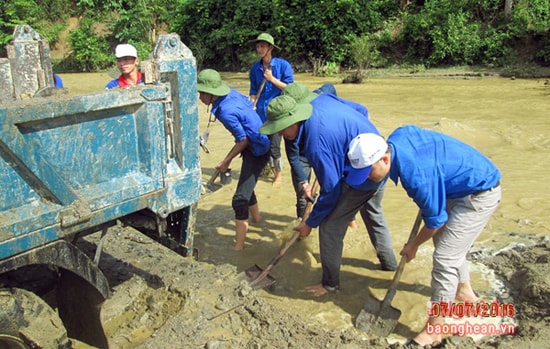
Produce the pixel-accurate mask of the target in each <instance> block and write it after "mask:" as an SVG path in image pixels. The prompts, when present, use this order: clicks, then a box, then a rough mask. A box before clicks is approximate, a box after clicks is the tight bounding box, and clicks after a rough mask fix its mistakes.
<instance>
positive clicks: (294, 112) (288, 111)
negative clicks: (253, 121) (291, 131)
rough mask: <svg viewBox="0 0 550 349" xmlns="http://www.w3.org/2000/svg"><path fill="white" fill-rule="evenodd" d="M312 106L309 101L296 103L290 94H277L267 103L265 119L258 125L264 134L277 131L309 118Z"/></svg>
mask: <svg viewBox="0 0 550 349" xmlns="http://www.w3.org/2000/svg"><path fill="white" fill-rule="evenodd" d="M312 112H313V106H312V105H311V104H309V103H296V101H295V100H294V99H293V98H292V97H290V96H278V97H275V98H273V99H272V100H271V101H270V102H269V104H268V105H267V121H266V122H265V123H264V124H263V125H262V127H260V132H261V133H263V134H266V135H272V134H275V133H278V132H280V131H282V130H284V129H285V128H287V127H289V126H292V125H294V124H295V123H298V122H300V121H304V120H307V119H309V117H310V116H311V113H312Z"/></svg>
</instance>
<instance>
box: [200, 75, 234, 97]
mask: <svg viewBox="0 0 550 349" xmlns="http://www.w3.org/2000/svg"><path fill="white" fill-rule="evenodd" d="M197 90H198V91H199V92H205V93H210V94H211V95H214V96H225V95H227V94H228V93H229V91H231V89H230V88H229V86H227V84H226V83H225V82H223V80H222V77H221V75H220V73H218V72H217V71H215V70H214V69H205V70H203V71H201V72H200V73H199V75H198V76H197Z"/></svg>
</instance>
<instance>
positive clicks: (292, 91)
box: [281, 82, 318, 103]
mask: <svg viewBox="0 0 550 349" xmlns="http://www.w3.org/2000/svg"><path fill="white" fill-rule="evenodd" d="M281 95H283V96H290V97H292V98H293V99H294V100H295V101H296V103H309V102H311V101H312V100H314V99H315V98H316V97H317V96H318V94H316V93H313V92H311V91H309V90H308V89H307V87H306V86H305V85H304V84H301V83H299V82H293V83H290V84H288V85H286V86H285V88H284V89H283V91H282V92H281Z"/></svg>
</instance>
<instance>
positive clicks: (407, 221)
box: [64, 75, 550, 349]
mask: <svg viewBox="0 0 550 349" xmlns="http://www.w3.org/2000/svg"><path fill="white" fill-rule="evenodd" d="M299 78H300V79H306V78H307V77H305V76H300V77H299ZM101 79H102V80H101V84H98V86H103V85H102V84H104V80H106V79H107V78H106V77H101ZM64 81H66V82H67V84H68V85H69V86H70V84H71V81H70V76H67V77H66V79H64ZM79 81H80V80H79ZM404 81H405V83H403V80H399V81H398V80H387V79H386V80H384V79H381V80H374V81H369V83H368V84H363V85H359V86H349V85H338V87H337V89H338V90H339V92H340V91H341V92H342V95H343V96H344V97H346V98H350V99H353V100H356V101H359V102H361V103H364V104H365V105H368V106H369V110H370V111H372V114H373V118H374V121H375V123H376V124H377V125H379V127H380V128H381V130H382V131H383V132H384V133H385V134H387V133H388V132H389V131H390V130H392V129H394V128H395V127H396V126H397V125H399V124H401V123H405V122H406V123H416V124H419V125H422V126H424V127H429V128H439V129H440V130H442V131H443V132H446V133H449V134H451V135H453V134H454V135H457V136H458V137H459V138H461V139H464V140H466V141H467V142H469V143H471V144H474V145H476V146H478V147H480V149H482V150H483V151H484V152H485V153H487V154H488V155H489V156H490V157H491V158H493V159H494V160H495V161H496V162H497V164H498V165H499V167H500V168H501V170H502V171H503V174H504V176H503V179H504V181H503V190H504V196H503V197H504V199H503V202H502V203H501V207H500V208H499V210H498V211H497V213H496V214H495V215H494V218H493V219H492V222H490V224H489V226H488V227H487V228H486V232H485V233H484V234H482V236H481V237H480V239H478V240H479V241H477V242H476V244H475V245H474V250H473V251H472V254H471V256H470V257H471V261H472V266H473V267H474V268H473V270H472V278H476V279H475V280H474V279H473V281H474V282H473V283H474V287H476V289H477V290H478V291H480V293H481V296H482V297H484V298H485V299H487V300H488V301H493V300H496V301H499V302H501V303H511V304H513V305H514V309H515V316H514V317H513V318H510V319H505V320H508V321H513V322H515V323H516V324H517V328H516V329H517V332H516V334H514V335H499V336H485V337H479V336H477V337H475V340H476V341H475V342H474V339H473V338H471V337H459V336H455V337H449V338H448V339H447V340H446V341H445V344H444V347H445V348H467V349H473V348H520V349H523V348H537V349H538V348H550V345H548V344H546V343H547V338H549V337H550V326H549V321H550V304H549V302H550V301H549V299H550V297H549V296H550V278H549V275H550V270H549V268H550V267H549V263H548V262H549V260H550V239H548V237H545V235H547V233H548V229H549V226H548V223H547V217H548V216H547V208H548V202H549V201H548V199H547V198H546V196H545V195H544V190H540V189H541V188H540V187H539V186H538V185H537V183H541V182H544V178H546V175H547V170H546V169H547V166H546V163H545V161H548V160H545V159H547V158H548V157H547V149H548V148H549V144H548V141H547V139H548V138H547V137H545V136H544V134H545V132H547V131H545V130H547V128H548V126H547V125H548V124H547V120H546V118H539V117H538V115H543V114H544V113H541V112H540V111H539V109H541V108H542V109H543V108H544V107H542V106H544V105H546V106H547V105H548V104H547V103H548V100H547V99H546V98H547V97H548V89H547V88H546V87H543V85H542V83H540V84H539V83H537V82H534V81H533V82H525V81H514V82H513V83H514V84H513V85H512V81H510V80H500V79H499V80H496V79H484V80H483V81H481V80H479V81H478V80H467V83H465V82H462V81H458V80H453V81H450V82H448V81H445V82H442V81H440V80H427V81H418V82H417V81H410V80H404ZM307 82H308V83H309V84H310V85H309V86H310V87H311V86H316V85H318V84H319V82H318V81H311V82H310V81H309V80H307ZM74 85H75V86H77V84H76V83H75V84H74ZM231 85H232V86H233V87H235V88H238V89H240V90H241V91H246V86H247V79H246V76H241V75H237V76H235V77H233V76H231ZM382 85H383V86H382ZM386 85H387V88H386ZM432 85H433V86H432ZM539 85H540V86H539ZM419 86H421V87H419ZM544 86H546V85H544ZM100 88H101V87H99V88H98V89H100ZM419 91H420V92H419ZM416 92H418V93H416ZM405 97H406V98H405ZM451 97H452V98H451ZM527 97H529V98H534V99H527ZM464 101H467V102H464ZM539 106H540V107H539ZM415 108H417V109H418V111H417V110H416V109H415ZM510 108H516V109H514V113H512V112H506V111H507V110H508V111H509V110H510ZM204 109H205V108H204V107H203V106H201V111H200V116H201V118H202V119H201V120H203V121H201V131H204V129H205V127H206V122H205V121H204V120H207V115H206V114H205V110H204ZM546 109H547V108H546ZM522 113H523V114H522ZM431 114H433V117H432V116H431ZM509 114H514V115H516V116H515V117H509V118H507V117H508V115H509ZM470 115H474V117H473V118H468V116H470ZM517 115H522V116H521V117H519V118H518V117H517ZM527 118H530V120H533V121H532V122H531V123H532V124H533V126H530V125H531V124H529V123H527V122H526V121H527ZM516 119H518V120H516ZM519 119H521V121H519ZM539 119H540V120H541V121H540V123H538V124H537V122H539V121H537V120H539ZM545 125H546V126H545ZM210 128H211V130H212V133H211V135H210V141H209V147H210V151H211V153H210V154H208V155H205V154H204V153H201V166H202V167H203V179H205V180H208V178H209V176H210V175H211V174H212V172H213V167H214V165H215V164H216V163H217V162H218V161H219V160H221V158H222V157H223V155H225V153H226V152H227V150H228V149H229V146H230V145H231V142H232V140H231V138H230V137H229V136H228V135H227V132H226V131H225V130H224V129H223V127H222V126H221V125H219V123H214V124H213V125H211V126H210ZM531 142H532V144H531ZM526 150H528V151H526ZM508 154H511V155H510V156H508ZM518 159H523V162H522V164H523V163H524V164H523V165H522V166H518V162H517V161H518ZM539 167H540V168H539ZM232 168H233V174H234V178H235V179H234V180H233V182H232V184H230V185H227V186H225V187H223V188H222V189H220V190H219V191H218V192H216V193H213V194H211V195H206V196H204V197H203V198H201V200H200V202H199V205H198V212H197V215H196V219H197V226H196V237H195V246H196V247H197V249H198V250H199V258H198V260H193V259H191V258H183V257H181V256H179V255H177V254H175V253H174V252H172V251H170V250H168V249H166V248H164V247H163V246H161V245H159V244H157V243H154V242H152V241H151V240H149V239H148V238H147V237H145V236H144V235H142V234H141V233H139V232H137V231H135V230H133V229H132V228H128V227H122V226H118V227H115V228H113V229H111V230H110V232H109V234H108V239H107V241H106V243H105V245H104V252H105V253H104V255H103V257H102V259H101V261H100V267H101V269H102V270H104V272H105V273H106V275H107V277H108V279H109V282H110V285H111V287H112V291H113V292H112V296H111V297H110V298H109V299H108V300H107V301H106V302H105V304H104V305H103V307H102V319H103V323H104V327H105V330H106V332H107V334H108V337H109V340H110V343H111V348H114V349H130V348H167V349H180V348H191V349H194V348H197V349H198V348H211V349H212V348H220V349H221V348H225V349H227V348H277V349H278V348H305V349H307V348H312V349H313V348H377V349H378V348H402V347H403V345H402V343H403V342H404V341H405V340H406V338H411V337H412V336H414V334H415V333H416V332H417V331H418V330H419V329H420V328H421V326H422V324H423V323H424V321H425V320H426V312H425V311H424V309H423V307H424V304H423V303H422V302H423V301H425V300H427V299H429V270H430V265H429V263H430V260H431V259H430V257H429V256H430V246H424V249H423V250H422V251H419V256H417V259H418V260H417V261H413V262H412V263H411V264H408V266H407V268H406V270H405V273H404V275H403V277H402V280H401V283H400V285H399V287H398V290H397V295H396V297H395V299H394V301H393V303H392V305H395V306H396V307H398V308H399V309H400V310H402V312H403V313H402V315H401V318H400V322H399V324H398V325H397V326H396V329H395V332H394V333H393V334H392V336H390V337H389V338H387V339H386V338H373V337H370V336H369V334H368V333H364V332H362V331H359V330H357V329H355V328H354V326H353V321H354V319H355V317H356V315H357V314H358V312H359V311H360V309H361V307H362V306H363V304H364V302H365V297H366V293H367V291H369V289H370V290H372V289H374V291H375V293H376V296H377V297H379V298H382V297H383V296H384V294H385V291H386V289H387V287H388V285H389V281H390V280H391V278H392V276H393V274H392V273H387V272H382V271H379V270H377V265H376V259H375V254H374V252H373V251H372V248H371V246H370V244H369V242H368V241H367V240H366V238H365V234H364V227H362V226H361V223H360V227H359V228H358V229H357V230H355V231H351V232H350V233H349V234H348V235H347V236H346V250H345V256H344V257H345V264H346V265H345V266H343V278H345V285H343V287H342V290H341V292H340V293H338V294H334V295H330V296H328V297H326V298H322V299H313V298H312V297H311V296H309V295H307V294H305V293H304V292H303V287H304V286H307V285H311V284H314V283H316V282H318V280H319V278H320V271H319V259H318V245H316V243H315V242H316V240H317V236H316V235H315V231H314V233H312V236H311V237H310V238H308V239H306V240H304V241H300V242H299V243H297V244H296V245H295V246H293V247H292V248H291V249H290V250H289V252H288V253H287V255H285V257H284V258H283V259H282V260H281V262H280V263H279V264H278V265H277V266H276V267H275V268H274V270H273V272H272V273H271V274H272V275H273V276H274V277H276V279H277V283H276V284H275V285H274V288H273V289H262V290H251V289H250V288H249V287H248V284H247V283H246V282H242V281H240V280H239V277H238V276H239V273H241V272H242V271H243V270H244V269H246V267H248V266H252V265H254V264H258V265H260V266H262V267H264V266H266V265H267V264H268V262H269V261H270V260H271V258H272V257H273V256H274V255H275V254H276V252H277V250H278V248H279V247H280V246H281V244H282V243H284V241H285V240H286V239H287V238H288V237H289V235H290V232H289V231H288V228H289V226H290V228H291V227H292V223H293V219H294V218H293V214H294V213H293V211H294V208H293V207H292V206H293V193H292V189H291V187H290V180H289V173H288V172H286V173H285V175H284V177H283V178H284V183H283V185H282V186H281V187H279V188H275V187H272V185H271V183H270V178H262V180H261V181H260V182H259V183H258V186H257V187H256V189H257V196H258V197H259V202H260V208H261V210H262V214H263V216H262V218H263V219H262V222H261V223H260V224H257V225H252V226H251V228H250V231H249V234H248V236H247V246H246V248H245V250H244V251H243V252H242V253H240V254H237V253H234V252H232V247H233V243H234V241H233V234H234V233H233V229H234V225H233V212H232V210H231V204H230V202H231V196H232V193H233V191H234V186H235V182H236V178H237V176H238V168H239V163H238V162H236V163H234V164H232ZM526 168H529V169H530V171H529V178H526V176H525V169H526ZM286 171H288V167H287V168H286ZM403 195H404V194H403V192H402V189H401V188H397V187H390V188H387V190H386V194H385V203H384V205H385V206H384V209H385V212H387V215H388V218H389V221H390V227H391V229H392V239H393V240H394V248H395V249H396V250H398V248H399V246H400V245H401V244H402V243H404V239H405V238H406V236H407V235H408V231H409V230H410V225H411V223H412V220H413V218H414V215H415V213H416V208H415V207H413V206H414V205H408V201H405V200H404V196H403ZM98 238H99V236H98V234H94V235H92V236H89V237H87V238H86V239H87V242H86V241H85V242H84V244H85V245H86V247H87V248H90V251H91V249H92V248H93V244H94V243H95V242H96V241H97V239H98ZM425 245H430V244H429V243H426V244H425ZM373 261H374V262H373ZM476 265H477V267H476ZM479 266H481V267H483V268H485V269H487V267H489V268H490V270H489V271H490V273H491V274H492V275H491V278H493V277H496V278H494V279H491V281H490V282H487V283H485V282H483V281H484V280H481V279H480V278H479V276H480V275H485V274H486V273H480V272H479ZM476 268H478V269H476ZM486 284H489V285H488V286H487V285H486ZM420 303H422V304H420ZM75 348H86V346H85V345H83V344H81V343H78V344H75Z"/></svg>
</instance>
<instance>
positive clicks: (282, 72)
mask: <svg viewBox="0 0 550 349" xmlns="http://www.w3.org/2000/svg"><path fill="white" fill-rule="evenodd" d="M273 60H276V63H274V64H276V68H275V69H276V72H275V75H274V74H273V69H272V68H270V69H266V71H265V72H264V77H265V78H266V79H267V81H269V82H271V83H272V84H273V86H275V87H277V88H278V89H279V90H281V91H282V90H283V89H284V88H285V87H286V85H288V84H290V83H292V82H294V72H293V71H292V66H291V65H290V63H288V62H287V61H286V60H284V59H282V58H274V59H273ZM273 60H272V62H273Z"/></svg>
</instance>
